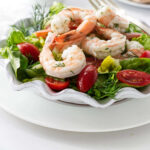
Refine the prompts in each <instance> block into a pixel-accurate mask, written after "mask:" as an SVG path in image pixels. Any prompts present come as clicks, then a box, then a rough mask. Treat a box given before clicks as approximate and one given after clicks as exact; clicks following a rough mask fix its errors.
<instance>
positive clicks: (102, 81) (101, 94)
mask: <svg viewBox="0 0 150 150" xmlns="http://www.w3.org/2000/svg"><path fill="white" fill-rule="evenodd" d="M120 88H121V87H120V85H119V84H118V79H117V78H116V74H100V75H99V76H98V79H97V81H96V82H95V84H94V86H93V87H92V88H91V89H90V90H89V91H88V92H87V94H88V95H90V96H91V97H93V98H95V99H96V100H98V101H100V100H103V99H104V98H108V97H111V98H114V96H115V95H116V93H117V92H118V91H119V90H120Z"/></svg>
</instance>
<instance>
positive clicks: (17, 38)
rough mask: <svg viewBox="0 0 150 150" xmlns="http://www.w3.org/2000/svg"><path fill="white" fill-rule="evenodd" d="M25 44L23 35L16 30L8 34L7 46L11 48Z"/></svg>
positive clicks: (13, 29)
mask: <svg viewBox="0 0 150 150" xmlns="http://www.w3.org/2000/svg"><path fill="white" fill-rule="evenodd" d="M23 42H25V36H24V34H23V33H22V32H21V31H19V30H18V29H16V28H12V29H11V30H10V32H9V35H8V39H7V45H8V46H13V45H17V44H19V43H23Z"/></svg>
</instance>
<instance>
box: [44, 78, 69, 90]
mask: <svg viewBox="0 0 150 150" xmlns="http://www.w3.org/2000/svg"><path fill="white" fill-rule="evenodd" d="M45 82H46V84H47V85H48V87H49V88H51V89H53V90H56V91H61V90H63V89H65V88H67V87H68V86H69V80H67V81H58V80H55V79H53V78H51V77H46V78H45Z"/></svg>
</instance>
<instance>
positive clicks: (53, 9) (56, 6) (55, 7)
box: [49, 2, 65, 16]
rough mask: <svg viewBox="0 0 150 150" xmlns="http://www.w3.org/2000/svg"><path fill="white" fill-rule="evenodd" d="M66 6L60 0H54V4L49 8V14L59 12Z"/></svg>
mask: <svg viewBox="0 0 150 150" xmlns="http://www.w3.org/2000/svg"><path fill="white" fill-rule="evenodd" d="M64 8H65V6H64V4H62V3H59V2H54V3H53V5H52V6H51V7H50V9H49V16H53V15H56V14H58V13H59V12H60V11H62V10H63V9H64Z"/></svg>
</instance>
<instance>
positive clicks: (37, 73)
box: [25, 62, 46, 78]
mask: <svg viewBox="0 0 150 150" xmlns="http://www.w3.org/2000/svg"><path fill="white" fill-rule="evenodd" d="M25 72H26V74H27V75H28V77H30V78H35V77H36V78H37V77H41V76H43V77H44V76H46V73H45V71H44V69H43V67H42V65H41V64H40V62H36V63H34V64H32V65H30V66H28V68H27V69H25Z"/></svg>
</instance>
